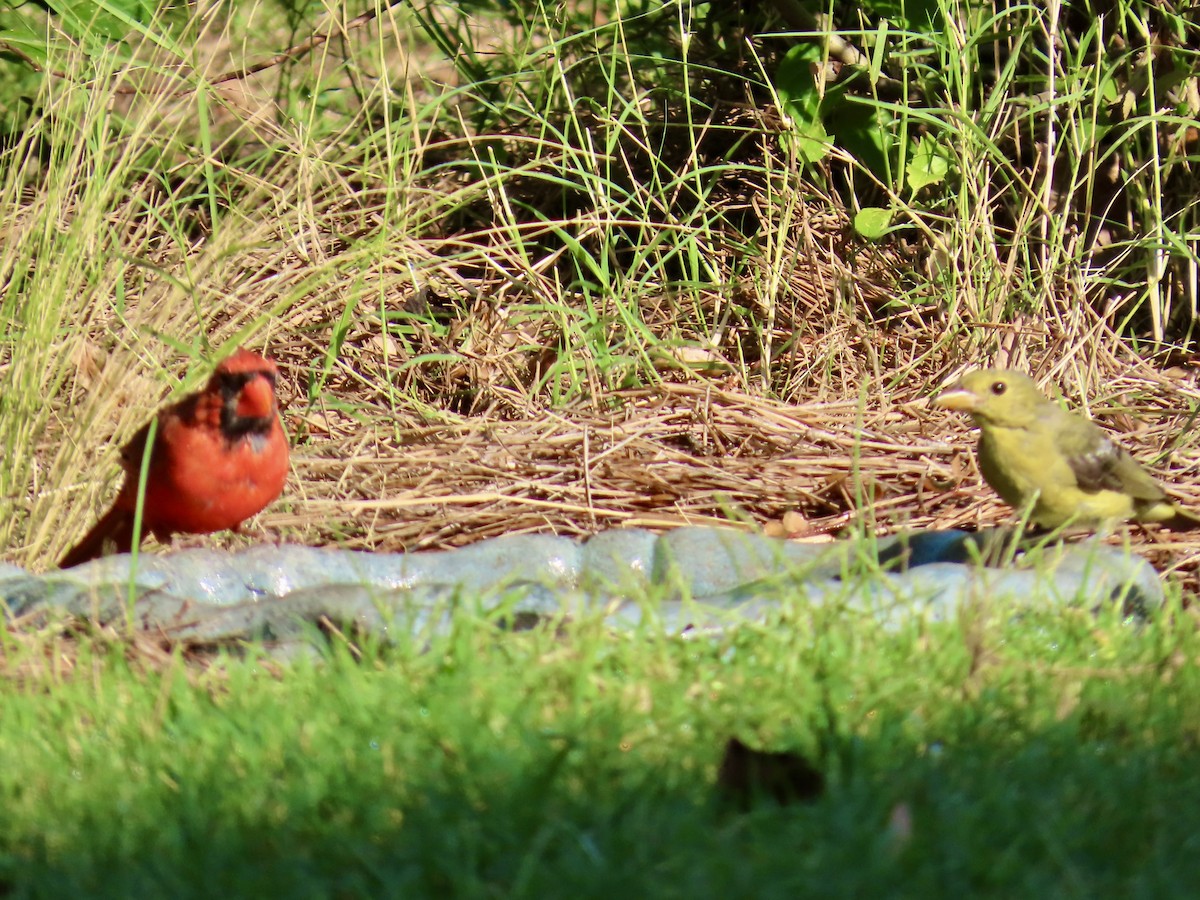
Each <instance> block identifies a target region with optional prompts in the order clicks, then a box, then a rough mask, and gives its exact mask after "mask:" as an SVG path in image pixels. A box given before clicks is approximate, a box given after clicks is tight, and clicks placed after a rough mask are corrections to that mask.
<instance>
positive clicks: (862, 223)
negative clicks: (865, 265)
mask: <svg viewBox="0 0 1200 900" xmlns="http://www.w3.org/2000/svg"><path fill="white" fill-rule="evenodd" d="M891 224H892V211H891V210H890V209H884V208H883V207H879V206H864V207H863V208H862V209H860V210H859V211H858V212H857V213H855V215H854V230H855V231H857V232H858V233H859V234H861V235H862V236H863V237H865V238H866V239H867V240H869V241H877V240H879V239H880V238H881V237H883V236H884V235H885V234H887V232H888V228H889V226H891Z"/></svg>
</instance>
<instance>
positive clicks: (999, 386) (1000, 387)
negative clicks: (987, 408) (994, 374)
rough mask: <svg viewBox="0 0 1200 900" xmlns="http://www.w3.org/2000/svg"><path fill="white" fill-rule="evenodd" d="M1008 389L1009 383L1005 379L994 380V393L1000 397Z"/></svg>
mask: <svg viewBox="0 0 1200 900" xmlns="http://www.w3.org/2000/svg"><path fill="white" fill-rule="evenodd" d="M1007 390H1008V385H1007V384H1005V383H1004V382H1003V381H993V382H992V393H993V394H995V395H996V396H997V397H999V396H1000V395H1001V394H1003V393H1004V392H1005V391H1007Z"/></svg>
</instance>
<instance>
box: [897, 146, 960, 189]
mask: <svg viewBox="0 0 1200 900" xmlns="http://www.w3.org/2000/svg"><path fill="white" fill-rule="evenodd" d="M949 171H950V157H949V154H947V153H946V151H945V150H943V149H942V148H941V147H940V146H938V142H937V141H936V140H935V139H934V138H933V136H932V135H928V134H927V135H925V136H924V137H923V138H921V141H920V143H918V144H917V147H916V150H914V151H913V155H912V158H911V159H910V160H909V161H908V168H907V169H905V172H906V173H907V174H908V183H909V186H910V187H912V189H913V192H914V193H915V192H916V191H919V190H921V188H923V187H927V186H929V185H931V184H941V183H942V182H943V181H944V180H945V178H946V174H947V173H948V172H949Z"/></svg>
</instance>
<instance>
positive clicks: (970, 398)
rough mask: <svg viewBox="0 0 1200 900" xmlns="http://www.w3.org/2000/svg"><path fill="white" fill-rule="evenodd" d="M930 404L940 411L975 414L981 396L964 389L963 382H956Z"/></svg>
mask: <svg viewBox="0 0 1200 900" xmlns="http://www.w3.org/2000/svg"><path fill="white" fill-rule="evenodd" d="M929 402H930V404H931V405H933V406H936V407H939V408H940V409H953V410H957V411H959V412H973V411H974V410H975V408H976V407H977V406H979V396H978V395H977V394H974V393H972V392H971V391H968V390H967V389H966V388H965V387H963V386H962V382H961V381H956V382H954V384H952V385H950V387H948V388H946V389H945V390H944V391H942V392H941V393H940V394H938V395H937V396H936V397H934V398H933V399H932V400H930V401H929Z"/></svg>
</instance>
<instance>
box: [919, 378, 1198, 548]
mask: <svg viewBox="0 0 1200 900" xmlns="http://www.w3.org/2000/svg"><path fill="white" fill-rule="evenodd" d="M933 403H934V405H936V406H940V407H943V408H944V409H955V410H962V411H964V412H969V413H970V414H971V417H972V418H974V420H975V424H977V425H978V426H979V432H980V434H979V448H978V454H979V471H980V472H982V473H983V478H984V480H985V481H986V482H987V483H988V484H989V485H991V486H992V489H993V490H995V492H996V493H997V494H999V495H1000V496H1001V497H1003V498H1004V501H1005V502H1006V503H1008V504H1009V505H1010V506H1012V507H1014V508H1016V509H1017V510H1024V509H1025V508H1026V507H1027V505H1028V504H1030V503H1032V504H1033V509H1032V512H1031V515H1030V518H1031V519H1032V521H1033V522H1034V523H1035V524H1037V525H1040V526H1042V527H1043V528H1057V527H1059V526H1060V525H1066V524H1071V525H1078V526H1084V527H1089V528H1090V527H1096V526H1102V525H1104V524H1106V523H1113V522H1120V521H1128V520H1130V519H1132V520H1134V521H1136V522H1161V523H1163V524H1165V525H1168V526H1169V527H1171V528H1175V529H1191V528H1198V527H1200V518H1197V517H1195V516H1193V515H1191V514H1190V513H1188V512H1185V511H1184V510H1182V509H1180V508H1179V507H1178V506H1176V505H1175V504H1174V503H1172V502H1171V498H1170V497H1168V496H1167V495H1166V493H1165V492H1164V491H1163V489H1162V488H1161V487H1160V486H1159V484H1158V482H1157V481H1155V480H1154V478H1153V476H1151V475H1150V473H1149V472H1147V471H1146V470H1145V469H1144V468H1142V466H1141V465H1140V464H1139V463H1138V462H1137V460H1135V459H1134V458H1133V457H1132V456H1130V455H1129V454H1128V453H1127V452H1126V451H1125V450H1123V449H1122V448H1121V447H1119V446H1117V444H1115V443H1114V442H1113V441H1112V439H1111V438H1109V436H1108V435H1107V434H1105V432H1104V431H1102V430H1101V429H1100V427H1099V426H1098V425H1096V424H1095V423H1094V422H1092V421H1091V420H1090V419H1086V418H1084V417H1083V416H1080V415H1076V414H1075V413H1071V412H1067V411H1066V410H1065V409H1063V408H1062V407H1060V406H1059V405H1058V404H1057V403H1055V402H1053V401H1052V400H1049V399H1047V398H1046V397H1044V396H1043V395H1042V393H1041V391H1039V390H1038V389H1037V385H1036V384H1034V382H1033V379H1032V378H1030V377H1029V376H1028V375H1024V374H1022V373H1021V372H1014V371H1012V370H1007V369H982V370H980V371H977V372H969V373H967V374H966V375H964V376H963V377H962V378H961V379H959V380H958V381H957V382H955V383H954V384H953V385H951V386H950V387H948V388H947V389H946V390H944V391H942V393H940V394H939V395H938V396H937V397H935V398H934V400H933Z"/></svg>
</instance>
